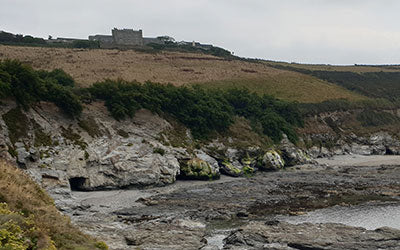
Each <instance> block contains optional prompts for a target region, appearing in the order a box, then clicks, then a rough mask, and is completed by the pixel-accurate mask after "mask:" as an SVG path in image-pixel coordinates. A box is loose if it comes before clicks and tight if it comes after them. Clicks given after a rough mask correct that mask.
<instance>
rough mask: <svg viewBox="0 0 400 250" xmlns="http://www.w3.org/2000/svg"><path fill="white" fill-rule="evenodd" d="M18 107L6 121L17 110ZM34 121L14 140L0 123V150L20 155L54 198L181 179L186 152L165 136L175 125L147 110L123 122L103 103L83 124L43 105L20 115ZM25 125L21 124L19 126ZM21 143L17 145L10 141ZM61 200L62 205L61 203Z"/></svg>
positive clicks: (20, 162)
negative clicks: (181, 161)
mask: <svg viewBox="0 0 400 250" xmlns="http://www.w3.org/2000/svg"><path fill="white" fill-rule="evenodd" d="M15 109H16V107H15V106H14V105H12V104H10V105H8V106H5V109H2V110H1V112H0V116H1V115H3V114H6V113H7V112H9V111H10V110H15ZM14 113H16V114H18V115H19V116H23V117H22V118H23V119H22V118H21V119H18V118H17V119H15V120H16V121H17V123H18V120H24V121H29V122H28V123H27V124H24V125H25V126H20V127H23V128H24V131H22V132H23V133H22V132H20V133H21V134H24V136H19V135H18V134H16V135H9V134H8V131H9V128H8V126H14V124H6V123H5V121H4V120H3V119H0V121H1V123H0V126H1V127H2V130H1V131H0V138H4V140H0V144H1V145H0V150H1V153H2V154H6V155H8V156H10V154H9V153H8V152H10V151H11V150H10V149H9V146H10V147H12V148H11V149H12V152H14V154H15V160H16V162H17V163H18V165H19V166H20V167H22V168H24V169H26V171H27V172H28V173H29V174H30V175H31V176H32V177H33V178H34V179H35V180H36V181H37V182H38V183H40V184H42V185H43V186H44V187H46V188H47V189H48V190H49V191H50V194H52V195H53V196H57V197H58V196H64V200H66V199H69V197H70V190H71V188H72V189H75V190H96V189H116V188H123V187H128V186H161V185H166V184H170V183H173V182H174V181H175V180H176V176H177V175H178V174H179V173H180V166H179V162H178V159H180V158H182V157H187V155H188V154H187V152H186V150H185V149H181V148H173V147H167V146H165V145H163V144H162V143H161V140H160V136H161V135H162V132H163V131H166V130H168V129H169V128H170V127H171V125H170V124H169V123H168V122H167V121H166V120H164V119H161V118H160V117H158V116H157V115H155V114H152V113H151V112H149V111H147V110H139V111H138V112H137V113H136V115H135V117H134V118H133V119H130V120H126V121H123V122H117V121H116V120H114V119H113V118H112V117H110V116H109V114H108V111H107V110H106V109H105V107H104V106H103V104H102V103H94V104H92V105H89V106H88V107H87V108H85V110H84V113H83V114H82V116H81V118H80V120H71V119H69V118H67V117H64V116H63V114H62V113H61V112H59V111H58V110H57V108H56V107H55V106H54V105H52V104H48V103H42V104H41V107H40V108H36V109H31V110H29V111H27V112H25V111H22V110H21V112H14ZM19 125H20V124H15V126H19ZM11 137H13V138H16V139H15V140H17V141H16V142H14V143H12V142H11V141H10V139H9V138H11ZM10 158H11V157H10ZM58 200H60V199H58Z"/></svg>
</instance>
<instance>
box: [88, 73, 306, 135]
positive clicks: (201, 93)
mask: <svg viewBox="0 0 400 250" xmlns="http://www.w3.org/2000/svg"><path fill="white" fill-rule="evenodd" d="M89 91H90V93H91V96H93V97H96V98H99V99H102V100H104V101H105V103H106V106H107V108H108V110H109V111H110V112H111V115H112V116H113V117H114V118H115V119H117V120H121V119H124V118H126V117H133V115H134V114H135V112H136V111H137V110H138V109H140V108H146V109H149V110H151V111H153V112H157V113H159V112H164V113H167V114H170V115H172V116H173V117H175V118H176V119H177V120H178V121H179V122H181V123H182V124H184V125H185V126H186V127H188V128H190V129H191V131H192V134H193V136H194V137H195V138H207V137H208V136H209V135H210V134H212V133H213V132H223V131H226V130H227V129H228V128H229V126H230V125H231V124H232V123H233V120H234V119H233V118H234V116H235V115H237V116H243V117H245V118H247V119H249V120H251V121H253V124H261V125H262V127H263V131H262V132H263V133H264V134H266V135H268V136H269V137H271V139H273V140H274V141H275V142H278V141H279V140H281V139H282V134H283V133H286V134H287V135H288V137H289V138H290V140H292V141H294V142H295V141H296V140H297V135H296V133H295V131H294V126H302V125H303V120H302V117H301V114H300V111H299V109H298V107H297V105H296V104H294V103H287V102H284V101H280V100H277V99H275V98H273V97H270V96H261V97H260V96H258V95H256V94H254V93H251V92H250V91H249V90H247V89H231V90H227V91H221V90H210V89H204V88H201V87H199V86H193V87H191V88H189V87H175V86H173V85H161V84H156V83H150V82H147V83H145V84H140V83H137V82H124V81H111V80H107V81H104V82H98V83H95V84H94V85H93V86H92V87H90V88H89Z"/></svg>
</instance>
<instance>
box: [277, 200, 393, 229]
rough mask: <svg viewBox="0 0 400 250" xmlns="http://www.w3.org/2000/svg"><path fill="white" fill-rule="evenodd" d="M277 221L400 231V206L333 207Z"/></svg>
mask: <svg viewBox="0 0 400 250" xmlns="http://www.w3.org/2000/svg"><path fill="white" fill-rule="evenodd" d="M276 219H277V220H281V221H286V222H289V223H294V224H300V223H304V222H310V223H342V224H345V225H348V226H354V227H363V228H366V229H369V230H374V229H377V228H380V227H392V228H396V229H400V204H399V203H391V204H387V203H386V204H374V203H368V204H363V205H357V206H350V207H344V206H334V207H330V208H325V209H319V210H315V211H313V212H309V213H307V214H305V215H299V216H277V217H276Z"/></svg>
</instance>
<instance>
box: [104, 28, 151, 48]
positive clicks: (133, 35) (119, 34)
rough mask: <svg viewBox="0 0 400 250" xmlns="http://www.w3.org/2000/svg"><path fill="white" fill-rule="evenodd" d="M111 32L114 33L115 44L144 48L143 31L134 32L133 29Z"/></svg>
mask: <svg viewBox="0 0 400 250" xmlns="http://www.w3.org/2000/svg"><path fill="white" fill-rule="evenodd" d="M111 32H112V37H113V40H114V44H117V45H134V46H143V45H144V42H143V31H142V30H133V29H122V30H119V29H116V28H114V29H113V30H112V31H111Z"/></svg>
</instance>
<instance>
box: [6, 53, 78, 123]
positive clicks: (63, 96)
mask: <svg viewBox="0 0 400 250" xmlns="http://www.w3.org/2000/svg"><path fill="white" fill-rule="evenodd" d="M73 83H74V81H73V79H72V77H70V76H69V75H67V74H66V73H65V72H64V71H62V70H53V71H51V72H45V71H39V72H37V71H35V70H33V69H32V68H31V67H30V66H27V65H23V64H22V63H21V62H19V61H17V60H5V61H3V62H0V98H1V97H3V98H4V97H8V96H12V97H14V98H15V100H16V102H17V103H18V104H19V105H21V106H22V107H23V108H24V109H29V108H30V107H31V106H32V105H34V104H35V103H37V102H39V101H50V102H53V103H54V104H56V105H57V106H58V107H59V108H60V109H62V110H63V111H64V112H65V113H66V114H68V115H70V116H72V117H77V116H79V115H80V113H81V112H82V105H81V102H80V99H79V98H78V96H76V95H75V94H73V93H72V91H71V89H70V88H68V87H66V86H73Z"/></svg>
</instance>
